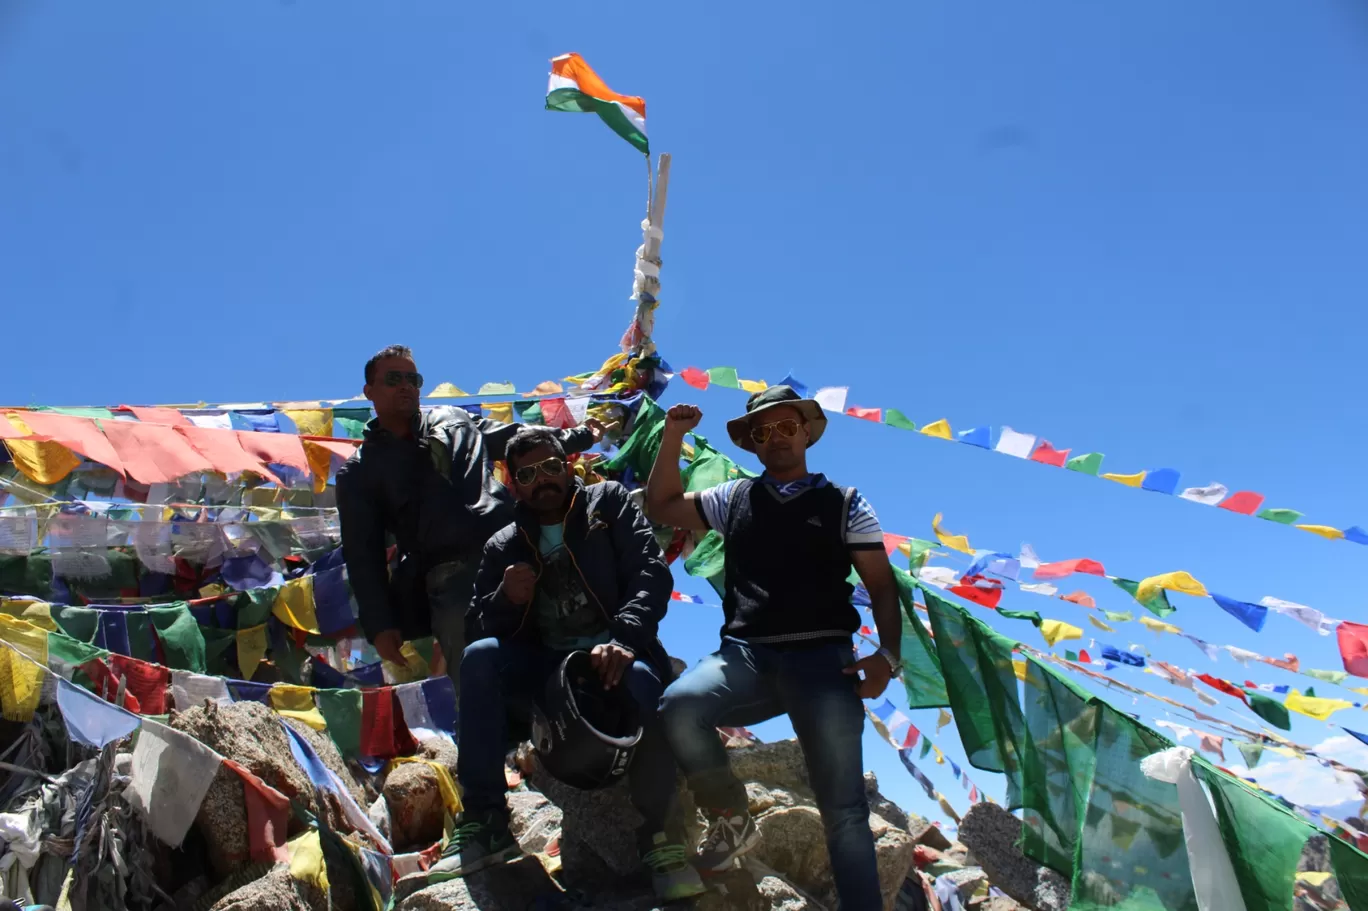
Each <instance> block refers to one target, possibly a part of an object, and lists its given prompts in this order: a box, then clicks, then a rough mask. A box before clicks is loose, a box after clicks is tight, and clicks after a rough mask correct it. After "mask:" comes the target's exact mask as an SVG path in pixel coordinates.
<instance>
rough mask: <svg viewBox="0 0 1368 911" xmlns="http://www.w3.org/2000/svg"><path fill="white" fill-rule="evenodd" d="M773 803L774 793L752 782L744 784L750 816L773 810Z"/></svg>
mask: <svg viewBox="0 0 1368 911" xmlns="http://www.w3.org/2000/svg"><path fill="white" fill-rule="evenodd" d="M775 803H776V801H775V799H774V792H773V791H771V790H770V789H769V788H767V787H765V786H764V785H762V784H756V783H755V782H753V781H748V782H746V805H747V806H748V807H749V808H750V813H751V815H752V816H759V815H760V814H761V813H764V812H765V811H767V810H773V809H774V805H775Z"/></svg>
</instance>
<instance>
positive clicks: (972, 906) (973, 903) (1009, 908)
mask: <svg viewBox="0 0 1368 911" xmlns="http://www.w3.org/2000/svg"><path fill="white" fill-rule="evenodd" d="M964 907H965V908H967V909H969V911H1021V905H1018V904H1017V903H1016V902H1014V901H1012V899H1010V898H1006V897H1005V896H1002V895H976V896H974V897H973V898H971V899H969V901H968V902H966V903H965V905H964Z"/></svg>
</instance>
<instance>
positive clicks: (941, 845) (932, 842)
mask: <svg viewBox="0 0 1368 911" xmlns="http://www.w3.org/2000/svg"><path fill="white" fill-rule="evenodd" d="M909 822H910V825H909V826H908V827H907V834H908V835H911V836H912V840H913V841H915V842H916V843H917V844H919V845H926V846H927V847H928V848H935V849H936V850H937V851H948V850H950V839H949V838H947V837H946V836H945V833H944V832H942V831H941V828H940V826H937V825H933V824H932V823H930V822H928V821H926V820H925V819H921V818H920V817H914V818H913V819H912V820H910V821H909Z"/></svg>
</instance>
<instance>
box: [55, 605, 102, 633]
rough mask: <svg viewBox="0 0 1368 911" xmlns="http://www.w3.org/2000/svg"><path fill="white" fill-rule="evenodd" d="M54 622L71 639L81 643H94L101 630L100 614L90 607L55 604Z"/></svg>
mask: <svg viewBox="0 0 1368 911" xmlns="http://www.w3.org/2000/svg"><path fill="white" fill-rule="evenodd" d="M51 612H52V620H53V622H54V623H56V624H57V626H58V627H60V628H61V630H62V632H64V633H66V634H67V635H68V636H70V637H71V638H73V639H75V640H77V641H79V642H94V641H95V634H96V633H97V632H98V631H99V628H100V612H99V611H97V610H95V609H94V608H90V607H76V606H75V605H72V604H54V605H52V607H51Z"/></svg>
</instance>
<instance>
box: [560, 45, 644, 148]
mask: <svg viewBox="0 0 1368 911" xmlns="http://www.w3.org/2000/svg"><path fill="white" fill-rule="evenodd" d="M546 109H547V110H548V111H571V112H573V113H577V114H587V113H594V114H597V115H599V117H601V118H603V122H604V123H606V124H608V126H610V127H612V128H613V132H614V133H617V134H618V135H619V136H621V137H622V138H623V139H625V140H627V141H628V142H630V143H631V144H632V145H633V146H635V147H636V148H637V150H638V151H640V152H642V153H644V154H646V155H649V154H651V149H650V146H649V145H648V144H647V142H646V101H645V99H642V98H637V97H635V96H632V95H619V94H618V93H617V92H615V91H613V90H612V89H610V88H608V86H607V85H606V84H604V82H603V80H602V79H600V78H599V76H598V73H595V72H594V71H593V70H592V69H591V68H590V67H589V64H587V63H585V62H584V58H583V57H581V56H580V55H579V54H562V55H561V56H559V57H554V58H552V60H551V82H550V84H549V85H547V87H546Z"/></svg>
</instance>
